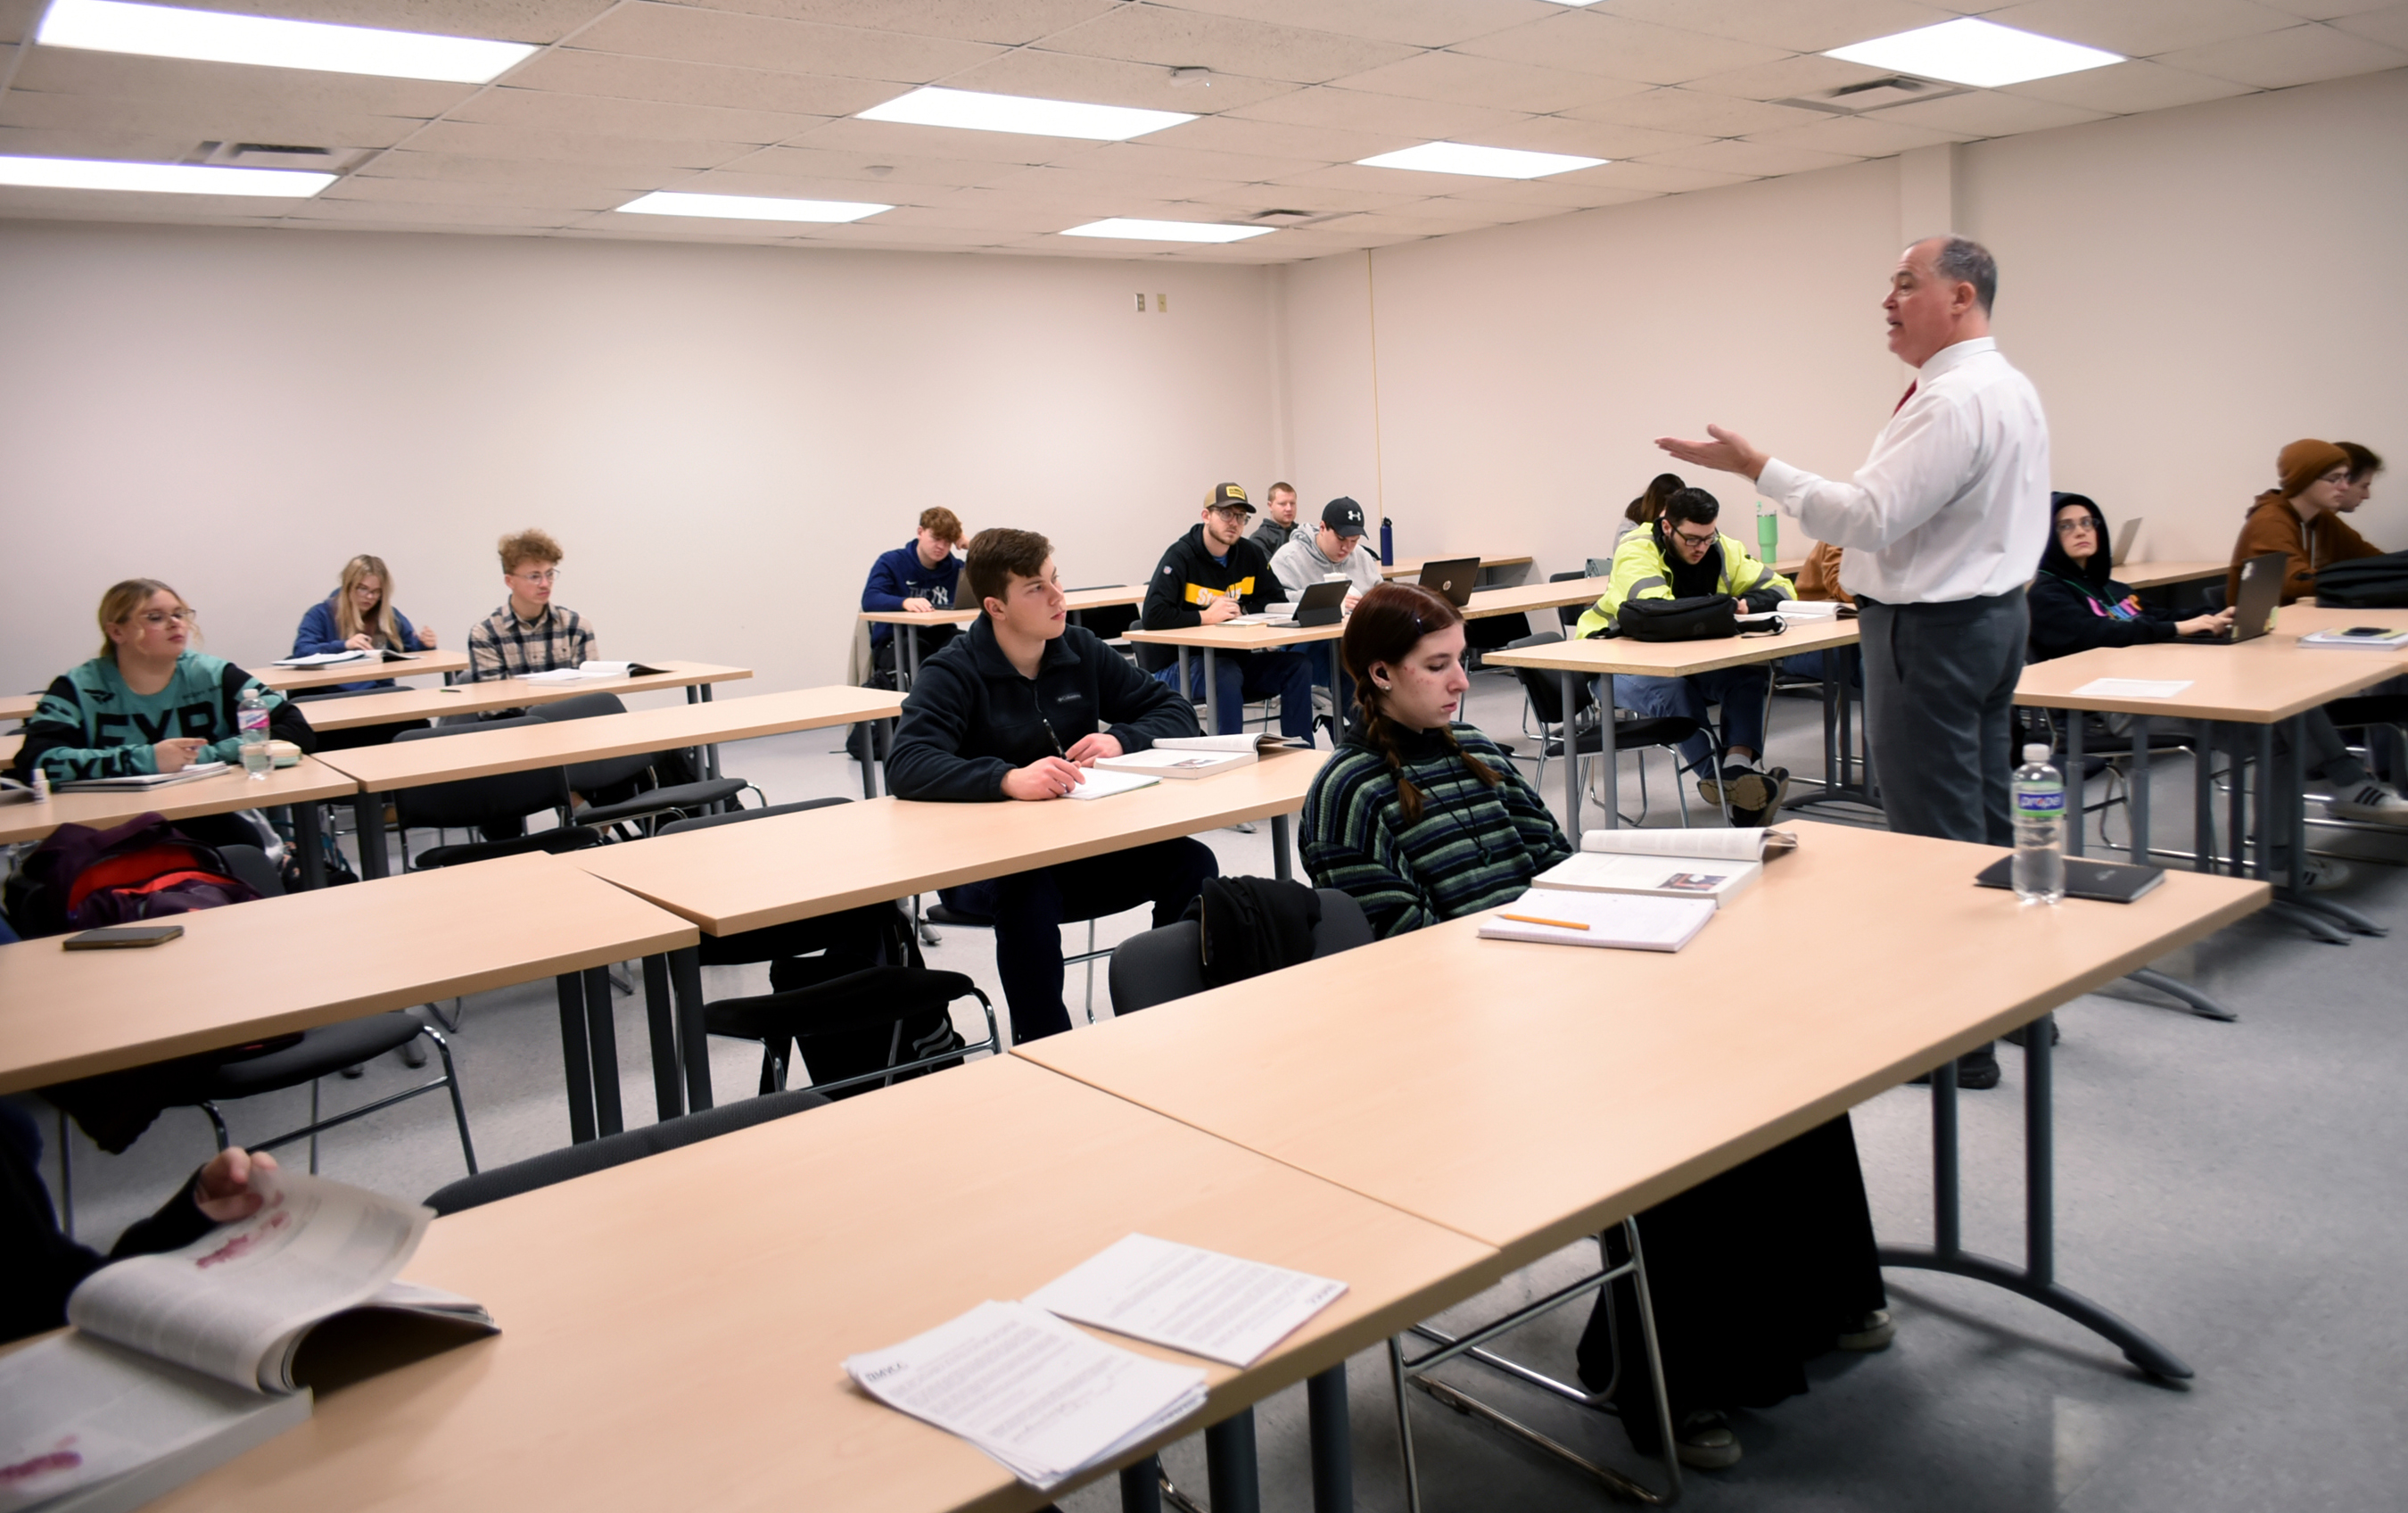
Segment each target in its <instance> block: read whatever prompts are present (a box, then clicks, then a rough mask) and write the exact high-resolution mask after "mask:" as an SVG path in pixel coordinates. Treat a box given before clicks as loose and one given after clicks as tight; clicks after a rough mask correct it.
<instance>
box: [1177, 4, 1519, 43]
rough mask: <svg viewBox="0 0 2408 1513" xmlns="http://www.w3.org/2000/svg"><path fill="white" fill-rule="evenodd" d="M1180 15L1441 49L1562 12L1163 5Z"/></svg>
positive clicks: (1488, 7) (1486, 7)
mask: <svg viewBox="0 0 2408 1513" xmlns="http://www.w3.org/2000/svg"><path fill="white" fill-rule="evenodd" d="M1163 3H1164V4H1167V5H1170V6H1173V7H1177V8H1178V9H1181V10H1203V11H1210V12H1211V13H1213V14H1215V15H1222V16H1244V17H1247V18H1250V19H1252V20H1254V21H1275V22H1285V23H1286V24H1288V25H1290V26H1309V27H1312V29H1313V30H1315V31H1322V32H1342V33H1344V34H1346V35H1347V36H1368V37H1373V38H1376V39H1378V40H1380V41H1383V42H1402V43H1405V44H1407V45H1408V46H1411V47H1417V48H1442V47H1448V46H1452V45H1453V44H1455V43H1456V42H1461V41H1465V40H1467V39H1469V38H1470V37H1475V36H1486V35H1487V34H1489V33H1490V32H1495V31H1501V30H1503V29H1504V28H1505V27H1508V26H1518V25H1520V24H1521V23H1522V22H1530V21H1537V20H1539V19H1541V17H1545V16H1552V15H1554V14H1555V13H1556V11H1558V10H1559V9H1561V8H1562V7H1559V6H1555V5H1553V4H1550V3H1548V0H1163Z"/></svg>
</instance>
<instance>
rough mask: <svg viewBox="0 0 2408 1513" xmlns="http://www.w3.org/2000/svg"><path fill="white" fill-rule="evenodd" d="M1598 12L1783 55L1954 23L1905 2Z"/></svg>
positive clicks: (1660, 5) (1622, 1) (1610, 7)
mask: <svg viewBox="0 0 2408 1513" xmlns="http://www.w3.org/2000/svg"><path fill="white" fill-rule="evenodd" d="M1597 8H1598V10H1599V11H1601V12H1606V13H1610V14H1613V15H1617V16H1627V17H1629V18H1631V19H1632V20H1634V21H1645V22H1656V23H1657V24H1659V25H1663V26H1678V27H1683V28H1684V29H1686V30H1688V31H1692V32H1706V33H1710V34H1712V35H1713V36H1727V37H1732V38H1736V39H1737V40H1739V41H1742V42H1755V43H1759V44H1761V45H1763V46H1765V47H1770V48H1779V49H1781V50H1784V51H1786V52H1822V51H1826V50H1829V49H1831V48H1837V47H1845V46H1847V45H1848V44H1849V43H1851V42H1864V41H1869V40H1871V38H1873V37H1876V36H1889V35H1891V34H1892V33H1894V32H1908V31H1913V30H1914V29H1915V28H1916V27H1918V26H1932V25H1936V24H1938V23H1939V22H1944V21H1950V20H1953V19H1955V15H1956V12H1955V11H1954V10H1953V9H1949V8H1945V7H1936V6H1924V5H1914V4H1911V3H1910V0H1605V4H1603V5H1601V6H1598V7H1597Z"/></svg>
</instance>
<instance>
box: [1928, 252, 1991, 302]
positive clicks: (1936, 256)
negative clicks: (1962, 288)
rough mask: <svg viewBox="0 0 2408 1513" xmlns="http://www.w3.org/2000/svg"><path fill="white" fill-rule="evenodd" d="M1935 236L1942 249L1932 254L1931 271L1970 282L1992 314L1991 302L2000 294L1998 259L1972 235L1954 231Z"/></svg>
mask: <svg viewBox="0 0 2408 1513" xmlns="http://www.w3.org/2000/svg"><path fill="white" fill-rule="evenodd" d="M1932 239H1933V240H1935V241H1937V242H1939V243H1940V251H1939V252H1935V253H1933V254H1932V257H1931V267H1932V270H1933V271H1934V272H1936V273H1938V274H1939V275H1940V276H1941V277H1942V278H1943V279H1946V280H1947V281H1949V282H1951V283H1970V284H1971V285H1972V286H1973V298H1974V299H1975V300H1976V301H1978V302H1979V303H1980V305H1981V307H1982V313H1983V314H1985V315H1987V314H1989V313H1990V301H1991V300H1993V299H1995V298H1997V297H1998V294H1999V260H1998V259H1997V258H1995V257H1992V256H1991V255H1990V250H1989V249H1988V248H1987V247H1985V246H1983V245H1982V244H1981V243H1980V242H1978V241H1975V240H1974V239H1973V238H1971V237H1959V236H1955V235H1953V234H1952V235H1949V236H1945V237H1936V238H1932Z"/></svg>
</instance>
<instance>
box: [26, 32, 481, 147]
mask: <svg viewBox="0 0 2408 1513" xmlns="http://www.w3.org/2000/svg"><path fill="white" fill-rule="evenodd" d="M18 90H31V91H39V92H42V93H45V94H86V95H92V96H93V97H95V98H100V99H111V100H129V101H136V102H138V103H140V104H141V105H143V106H145V107H148V108H167V107H179V106H180V107H187V108H191V109H192V110H193V111H194V112H196V113H198V112H204V111H208V110H216V109H229V110H243V109H251V110H256V109H259V108H262V107H263V106H265V107H267V108H278V107H281V108H289V109H293V110H298V111H305V112H306V111H333V112H342V113H346V114H351V115H364V116H414V117H418V118H420V119H422V120H432V119H433V118H435V117H436V116H439V115H441V114H442V113H443V112H444V111H446V110H448V109H450V108H452V107H453V106H455V105H458V104H459V103H460V102H461V101H463V100H466V99H467V98H468V97H469V96H470V95H472V94H476V93H477V86H476V85H474V84H439V83H435V82H432V81H429V80H426V79H372V78H369V77H367V76H366V75H364V74H330V73H322V72H320V71H318V70H316V69H310V68H255V67H249V66H246V65H242V64H234V63H194V62H192V61H190V60H188V59H183V58H143V57H136V56H135V55H134V54H132V53H125V52H87V51H85V50H81V49H79V48H29V49H27V50H25V54H24V58H23V61H22V63H21V64H20V65H18V68H17V77H16V79H15V81H14V82H13V83H12V84H11V85H10V87H9V93H11V94H14V93H16V92H17V91H18ZM201 135H203V136H204V137H206V136H208V135H210V134H209V133H208V132H203V133H202V134H201Z"/></svg>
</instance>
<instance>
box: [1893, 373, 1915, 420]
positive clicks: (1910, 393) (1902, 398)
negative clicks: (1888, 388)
mask: <svg viewBox="0 0 2408 1513" xmlns="http://www.w3.org/2000/svg"><path fill="white" fill-rule="evenodd" d="M1921 382H1923V381H1922V380H1921V379H1916V380H1915V381H1914V383H1910V384H1908V385H1907V386H1906V392H1905V393H1904V394H1901V395H1899V396H1898V403H1897V404H1895V405H1892V406H1891V407H1890V411H1889V412H1890V413H1891V414H1893V415H1895V414H1897V413H1898V412H1899V411H1901V410H1904V409H1905V408H1906V402H1907V401H1908V400H1909V399H1912V398H1914V386H1915V384H1916V383H1921Z"/></svg>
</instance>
